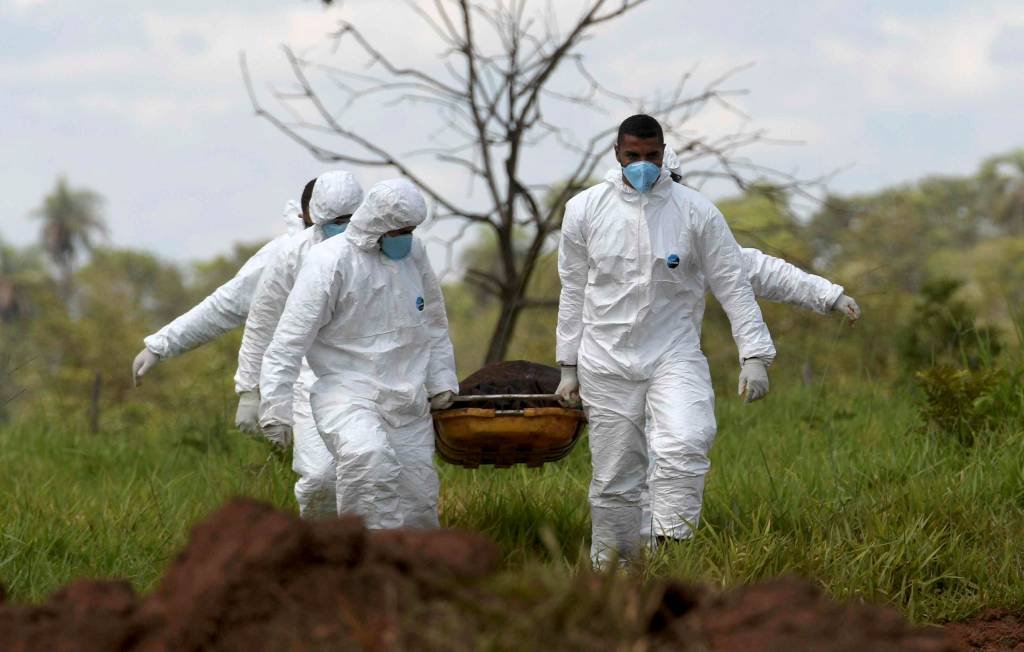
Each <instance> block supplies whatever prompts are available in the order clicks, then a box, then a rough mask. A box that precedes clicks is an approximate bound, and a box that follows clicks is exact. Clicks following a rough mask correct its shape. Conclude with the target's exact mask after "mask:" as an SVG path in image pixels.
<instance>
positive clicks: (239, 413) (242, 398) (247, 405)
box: [235, 389, 260, 435]
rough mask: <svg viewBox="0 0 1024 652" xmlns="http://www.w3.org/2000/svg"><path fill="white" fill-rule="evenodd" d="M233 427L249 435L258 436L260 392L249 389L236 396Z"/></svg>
mask: <svg viewBox="0 0 1024 652" xmlns="http://www.w3.org/2000/svg"><path fill="white" fill-rule="evenodd" d="M235 427H236V428H238V429H239V430H241V431H242V432H245V433H249V434H250V435H258V434H260V391H259V390H258V389H251V390H249V391H247V392H242V393H241V394H239V395H238V409H237V410H235Z"/></svg>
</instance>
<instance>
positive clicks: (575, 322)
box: [555, 201, 589, 365]
mask: <svg viewBox="0 0 1024 652" xmlns="http://www.w3.org/2000/svg"><path fill="white" fill-rule="evenodd" d="M581 219H582V213H581V212H580V208H579V207H578V202H573V201H570V202H569V203H568V204H567V205H566V207H565V217H564V219H563V220H562V235H561V240H560V241H559V244H558V277H559V279H560V280H561V282H562V291H561V294H559V297H558V327H557V331H556V344H555V358H556V360H557V361H558V364H561V365H575V364H576V359H577V356H578V354H579V350H580V339H581V338H582V337H583V297H584V293H585V292H586V287H587V274H588V271H589V263H588V262H587V245H586V243H585V241H584V238H583V233H582V229H581V225H580V220H581Z"/></svg>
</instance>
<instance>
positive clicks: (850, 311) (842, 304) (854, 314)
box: [832, 294, 860, 324]
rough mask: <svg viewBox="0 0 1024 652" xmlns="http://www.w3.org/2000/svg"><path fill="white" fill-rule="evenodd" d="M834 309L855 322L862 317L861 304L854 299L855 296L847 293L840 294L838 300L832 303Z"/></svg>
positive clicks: (851, 321)
mask: <svg viewBox="0 0 1024 652" xmlns="http://www.w3.org/2000/svg"><path fill="white" fill-rule="evenodd" d="M832 310H833V311H835V312H838V313H841V314H842V315H843V316H844V317H846V318H847V319H849V320H850V323H851V324H853V323H855V322H856V321H857V320H858V319H860V306H858V305H857V302H856V301H854V300H853V297H850V296H847V295H845V294H843V295H840V296H839V298H838V299H836V302H835V303H834V304H832Z"/></svg>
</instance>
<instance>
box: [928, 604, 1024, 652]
mask: <svg viewBox="0 0 1024 652" xmlns="http://www.w3.org/2000/svg"><path fill="white" fill-rule="evenodd" d="M946 630H947V631H949V632H950V634H952V635H953V637H954V638H955V639H956V640H957V641H959V642H960V644H961V646H962V647H963V648H964V649H965V650H983V651H984V652H996V651H997V650H1000V651H1001V650H1013V651H1015V652H1024V619H1022V618H1021V617H1020V616H1016V615H1014V614H1011V613H1007V612H1005V611H997V610H991V611H986V612H985V613H983V614H981V615H980V616H978V617H977V618H972V619H971V620H965V621H963V622H960V623H950V624H948V625H946Z"/></svg>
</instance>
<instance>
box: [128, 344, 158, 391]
mask: <svg viewBox="0 0 1024 652" xmlns="http://www.w3.org/2000/svg"><path fill="white" fill-rule="evenodd" d="M158 362H160V356H158V355H157V354H155V353H153V352H152V351H150V350H149V349H142V351H140V352H139V354H138V355H137V356H135V360H134V361H132V385H134V386H135V387H138V386H139V385H141V384H142V377H143V376H144V375H145V374H146V372H147V371H149V370H150V369H152V368H153V367H154V366H156V363H158Z"/></svg>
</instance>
